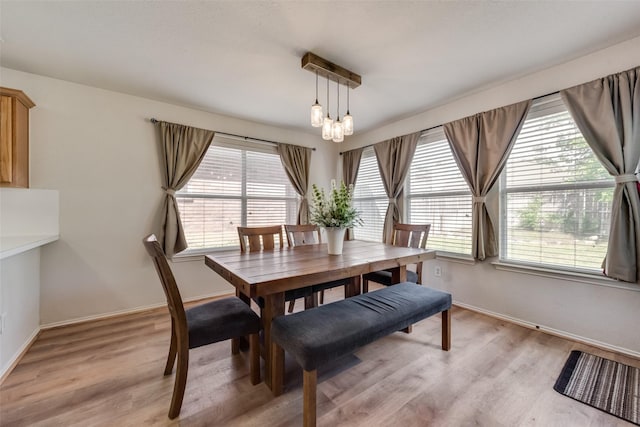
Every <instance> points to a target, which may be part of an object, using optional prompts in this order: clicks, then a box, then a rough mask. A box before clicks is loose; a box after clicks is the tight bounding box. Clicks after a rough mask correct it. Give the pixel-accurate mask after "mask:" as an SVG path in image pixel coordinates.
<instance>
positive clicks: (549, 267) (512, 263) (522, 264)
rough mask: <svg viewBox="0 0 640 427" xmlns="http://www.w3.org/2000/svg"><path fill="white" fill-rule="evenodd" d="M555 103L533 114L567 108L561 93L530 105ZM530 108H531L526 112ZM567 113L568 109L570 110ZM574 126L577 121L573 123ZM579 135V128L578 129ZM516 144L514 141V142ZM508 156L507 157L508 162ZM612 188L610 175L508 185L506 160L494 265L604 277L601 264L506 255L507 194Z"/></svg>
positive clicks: (536, 100) (500, 186) (547, 96)
mask: <svg viewBox="0 0 640 427" xmlns="http://www.w3.org/2000/svg"><path fill="white" fill-rule="evenodd" d="M554 102H555V103H557V105H555V106H552V107H551V108H550V109H549V111H548V112H546V113H545V114H541V113H540V112H537V113H534V114H536V115H535V116H534V117H533V118H537V117H543V116H546V115H551V114H555V113H558V112H567V113H568V112H569V111H568V109H567V107H566V105H565V104H564V102H562V100H561V98H560V94H559V93H556V94H551V95H546V96H544V97H540V98H537V99H535V100H534V101H533V104H532V106H531V109H532V110H534V111H535V108H536V107H538V108H543V107H540V106H542V105H544V104H545V103H554ZM531 113H532V112H531V111H530V113H529V114H531ZM569 115H570V113H569ZM529 118H530V117H529V115H528V116H527V117H526V118H525V121H526V120H527V119H529ZM576 128H577V125H576ZM578 131H579V132H580V134H581V136H582V138H584V135H582V132H581V131H580V130H579V129H578ZM514 147H515V143H514ZM508 161H509V160H508V159H507V162H508ZM613 188H615V181H614V179H613V177H610V180H608V181H605V180H589V181H587V180H585V181H580V182H566V183H562V184H547V185H530V186H527V185H516V186H512V187H507V163H505V167H504V169H503V170H502V172H501V174H500V177H499V180H498V189H499V214H498V217H499V227H498V230H499V231H498V233H499V253H498V260H497V261H496V262H494V263H493V264H494V265H496V267H497V268H502V269H505V270H506V269H508V268H512V269H518V268H520V269H526V270H532V271H538V272H546V273H551V274H554V273H555V274H558V275H566V274H571V275H577V276H582V277H585V276H586V277H605V276H604V274H603V273H602V270H601V269H600V268H588V267H574V266H569V265H561V264H547V263H543V262H527V261H525V260H519V259H514V258H508V257H507V252H508V248H509V245H508V241H509V233H508V231H507V212H508V206H507V198H508V196H509V195H510V194H525V193H543V192H549V191H551V192H559V191H563V190H565V191H572V190H586V191H588V190H599V189H613ZM607 238H608V236H607Z"/></svg>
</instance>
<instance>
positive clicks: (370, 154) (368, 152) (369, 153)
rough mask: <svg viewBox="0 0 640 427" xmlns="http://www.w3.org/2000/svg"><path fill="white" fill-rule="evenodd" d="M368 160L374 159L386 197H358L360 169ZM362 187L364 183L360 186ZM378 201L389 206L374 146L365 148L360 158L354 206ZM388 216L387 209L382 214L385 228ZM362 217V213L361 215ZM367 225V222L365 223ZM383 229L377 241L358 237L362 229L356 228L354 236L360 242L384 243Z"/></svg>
mask: <svg viewBox="0 0 640 427" xmlns="http://www.w3.org/2000/svg"><path fill="white" fill-rule="evenodd" d="M367 158H372V159H373V164H374V166H375V167H374V169H375V171H376V172H377V173H378V177H379V178H380V188H381V189H382V193H383V194H384V195H380V196H365V197H356V194H357V191H358V179H360V178H361V176H362V175H361V174H360V172H361V171H360V168H361V167H362V162H363V160H365V159H367ZM360 185H362V183H361V184H360ZM377 201H384V202H385V204H386V205H387V206H388V204H389V196H387V194H386V191H385V190H384V184H383V183H382V177H381V176H380V168H379V166H378V159H377V156H376V153H375V150H374V148H373V146H372V145H371V146H369V147H365V148H364V149H363V151H362V157H361V158H360V164H359V165H358V178H357V179H356V183H355V185H354V197H353V203H354V205H355V204H357V203H361V202H372V203H375V202H377ZM356 208H357V206H356ZM385 214H386V207H385V210H384V212H383V213H382V221H381V223H382V226H383V227H384V215H385ZM361 215H362V213H361ZM365 225H366V221H365ZM383 227H381V228H380V233H379V236H378V239H376V240H366V239H363V238H362V237H359V236H357V234H358V229H359V228H360V227H355V228H354V235H355V236H356V239H358V240H365V241H374V242H382V232H383Z"/></svg>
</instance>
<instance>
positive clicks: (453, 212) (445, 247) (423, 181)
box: [405, 126, 472, 255]
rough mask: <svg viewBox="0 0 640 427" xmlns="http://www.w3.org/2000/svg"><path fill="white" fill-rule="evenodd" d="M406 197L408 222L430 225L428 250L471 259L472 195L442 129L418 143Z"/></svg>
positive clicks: (428, 133)
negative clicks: (466, 256) (465, 255)
mask: <svg viewBox="0 0 640 427" xmlns="http://www.w3.org/2000/svg"><path fill="white" fill-rule="evenodd" d="M405 194H406V203H407V220H408V222H410V223H412V224H431V230H430V231H429V238H428V239H427V247H428V248H430V249H436V250H438V251H444V252H451V253H458V254H467V255H471V219H472V217H471V206H472V204H471V192H470V191H469V186H468V185H467V183H466V181H465V180H464V178H463V177H462V173H461V172H460V169H459V168H458V165H457V164H456V161H455V159H454V158H453V153H452V152H451V148H450V147H449V143H448V142H447V139H446V137H445V135H444V130H443V128H442V127H441V126H440V127H437V128H435V129H431V130H429V131H427V132H425V133H424V134H423V135H422V136H421V138H420V140H419V141H418V146H417V148H416V152H415V155H414V157H413V160H412V162H411V168H410V170H409V176H408V178H407V183H406V185H405Z"/></svg>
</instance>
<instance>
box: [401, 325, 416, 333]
mask: <svg viewBox="0 0 640 427" xmlns="http://www.w3.org/2000/svg"><path fill="white" fill-rule="evenodd" d="M402 332H404V333H405V334H410V333H411V332H413V325H409V326H407V327H406V328H404V329H403V330H402Z"/></svg>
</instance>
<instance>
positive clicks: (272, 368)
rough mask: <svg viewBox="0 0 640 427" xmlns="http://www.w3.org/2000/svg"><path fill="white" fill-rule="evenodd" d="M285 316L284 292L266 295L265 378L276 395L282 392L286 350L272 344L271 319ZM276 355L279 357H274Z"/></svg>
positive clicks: (264, 316) (263, 323) (264, 310)
mask: <svg viewBox="0 0 640 427" xmlns="http://www.w3.org/2000/svg"><path fill="white" fill-rule="evenodd" d="M278 316H284V292H280V293H277V294H271V295H265V296H264V309H263V310H262V327H263V329H264V348H265V352H264V356H265V357H264V367H265V375H264V380H265V383H267V386H268V387H269V388H270V389H271V391H272V392H273V394H274V395H276V396H277V395H278V394H281V393H282V383H283V376H284V350H282V348H280V347H278V348H276V349H272V347H276V346H272V345H271V321H272V320H273V319H274V318H276V317H278ZM274 355H276V356H278V357H273V356H274Z"/></svg>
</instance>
